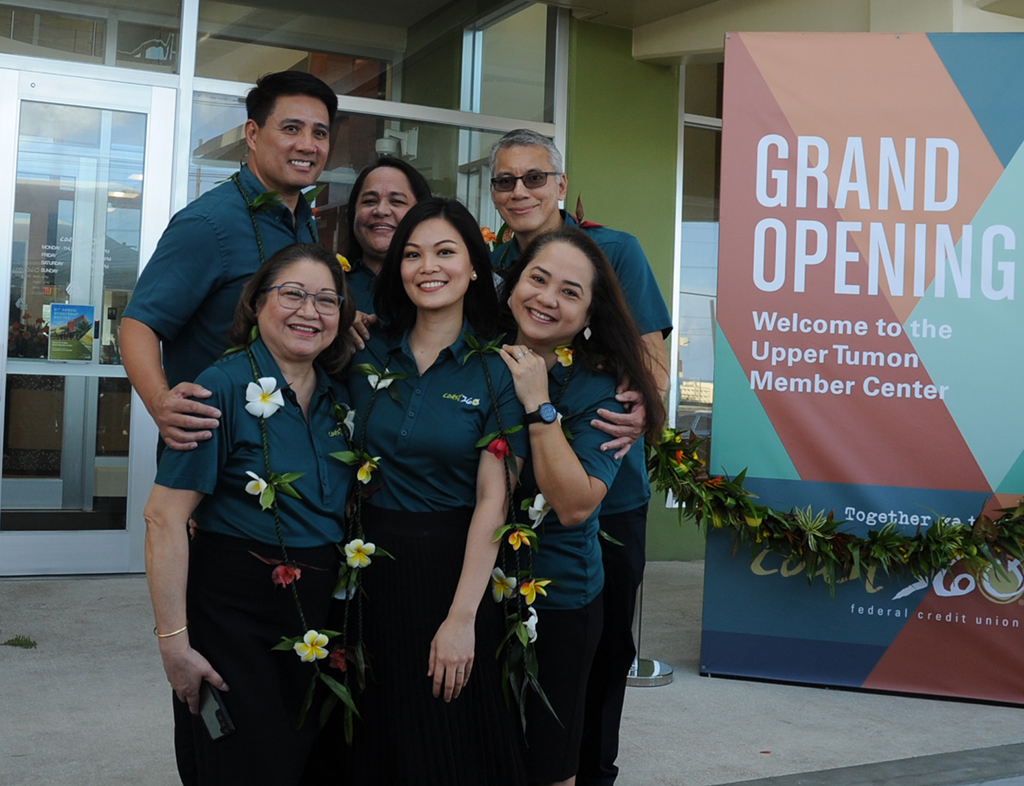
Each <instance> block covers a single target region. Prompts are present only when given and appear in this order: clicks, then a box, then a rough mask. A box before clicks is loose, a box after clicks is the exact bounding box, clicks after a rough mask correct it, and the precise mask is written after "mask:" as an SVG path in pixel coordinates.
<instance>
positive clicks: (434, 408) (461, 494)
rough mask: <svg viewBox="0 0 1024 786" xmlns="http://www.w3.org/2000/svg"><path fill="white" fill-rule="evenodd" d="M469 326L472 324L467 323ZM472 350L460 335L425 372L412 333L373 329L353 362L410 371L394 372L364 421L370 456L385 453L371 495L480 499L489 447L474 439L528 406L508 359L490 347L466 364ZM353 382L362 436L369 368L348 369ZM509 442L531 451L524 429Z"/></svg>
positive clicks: (389, 504) (395, 504)
mask: <svg viewBox="0 0 1024 786" xmlns="http://www.w3.org/2000/svg"><path fill="white" fill-rule="evenodd" d="M464 329H465V330H470V327H469V324H468V323H465V325H464ZM469 350H470V346H469V345H468V344H467V343H466V341H465V338H464V337H463V336H460V337H459V338H458V340H456V341H455V343H454V344H452V345H451V346H450V347H447V348H445V349H443V350H442V351H441V353H440V354H439V355H438V357H437V360H435V361H434V364H433V365H432V366H431V367H430V368H428V369H427V370H426V372H425V373H424V374H422V375H420V374H419V371H418V370H417V368H416V361H415V360H414V359H413V355H412V351H411V350H410V349H409V340H408V334H401V335H389V334H387V333H384V332H383V331H381V330H374V331H373V332H372V333H371V335H370V340H369V341H367V342H366V348H365V349H363V350H360V351H359V352H357V353H356V356H355V358H354V359H353V361H352V365H353V367H354V366H356V365H359V364H360V363H369V364H372V365H373V366H374V367H375V368H376V369H377V370H379V371H383V370H384V369H385V364H387V370H389V371H392V372H395V373H400V374H409V375H410V376H409V377H408V378H406V379H400V380H394V381H393V382H392V383H391V386H390V387H389V388H388V389H386V390H380V391H379V392H378V393H377V396H376V397H375V399H374V404H373V410H372V412H371V413H370V419H369V421H368V423H367V429H366V450H367V452H368V453H369V454H370V455H371V456H380V469H379V472H380V478H379V480H380V481H383V486H382V487H381V488H380V489H379V490H378V491H377V492H376V493H374V495H373V496H372V497H370V503H371V504H373V505H377V506H379V507H382V508H390V509H393V510H406V511H411V512H428V511H435V512H436V511H442V510H453V509H456V508H472V507H474V506H475V505H476V478H477V468H478V465H479V461H480V453H481V451H483V450H485V449H486V448H478V447H476V443H477V442H478V441H479V440H480V439H481V438H482V437H484V436H486V435H488V434H490V433H492V432H495V431H497V430H498V415H499V413H500V416H501V422H502V425H503V426H504V427H505V428H506V429H510V428H513V427H515V426H518V425H521V424H522V420H523V407H522V405H521V404H520V403H519V399H518V398H517V397H516V391H515V387H514V386H513V384H512V374H511V373H510V372H509V370H508V367H507V366H506V365H505V363H504V361H502V359H501V358H500V357H498V356H497V355H494V354H486V355H484V356H483V357H484V361H483V362H481V359H480V356H478V355H474V356H473V357H471V358H469V359H468V360H467V361H466V362H465V364H463V362H462V358H463V356H464V355H465V354H466V353H467V352H468V351H469ZM389 353H390V355H391V361H390V363H388V362H387V358H388V355H389ZM484 363H486V364H487V369H488V370H489V371H490V375H491V381H492V384H493V387H494V392H495V398H496V400H495V401H492V400H491V395H490V393H489V392H488V387H487V380H486V377H485V375H484ZM348 388H349V396H350V398H351V400H352V405H353V406H354V407H355V408H356V412H357V413H358V414H357V415H356V423H355V433H356V439H358V435H359V434H360V430H361V427H362V418H364V417H365V416H366V411H367V408H368V406H369V403H370V396H371V395H372V393H373V389H372V388H371V387H370V383H369V380H368V378H367V377H366V375H364V374H362V373H360V372H359V371H356V370H352V371H350V372H349V376H348ZM392 390H395V391H397V395H398V397H399V398H400V401H401V403H399V402H397V401H395V400H394V398H393V397H392V395H391V391H392ZM509 442H510V443H511V444H512V446H513V448H514V449H515V451H516V454H517V455H519V456H525V455H526V447H527V442H528V438H527V435H526V434H525V429H520V430H519V431H517V432H516V433H515V434H512V435H511V436H510V437H509ZM488 458H489V457H488ZM495 460H497V459H495ZM376 484H377V481H372V482H371V485H376Z"/></svg>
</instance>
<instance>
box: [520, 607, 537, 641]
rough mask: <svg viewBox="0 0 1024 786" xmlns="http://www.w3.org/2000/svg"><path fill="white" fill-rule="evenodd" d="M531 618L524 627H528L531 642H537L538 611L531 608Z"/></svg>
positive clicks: (528, 636) (527, 632)
mask: <svg viewBox="0 0 1024 786" xmlns="http://www.w3.org/2000/svg"><path fill="white" fill-rule="evenodd" d="M529 611H530V616H529V617H527V618H526V622H524V623H523V625H525V626H526V635H527V638H529V640H530V642H531V643H532V642H534V641H536V640H537V609H535V608H534V607H533V606H530V609H529Z"/></svg>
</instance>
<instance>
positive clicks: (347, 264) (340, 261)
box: [334, 254, 352, 273]
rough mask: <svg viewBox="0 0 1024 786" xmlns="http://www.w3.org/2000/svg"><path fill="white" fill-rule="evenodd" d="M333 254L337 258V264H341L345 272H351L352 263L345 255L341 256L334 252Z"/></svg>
mask: <svg viewBox="0 0 1024 786" xmlns="http://www.w3.org/2000/svg"><path fill="white" fill-rule="evenodd" d="M334 256H335V257H336V258H337V260H338V264H339V265H341V269H342V270H344V271H345V272H346V273H351V272H352V264H351V263H350V262H349V261H348V260H347V259H346V258H345V257H343V256H342V255H341V254H335V255H334Z"/></svg>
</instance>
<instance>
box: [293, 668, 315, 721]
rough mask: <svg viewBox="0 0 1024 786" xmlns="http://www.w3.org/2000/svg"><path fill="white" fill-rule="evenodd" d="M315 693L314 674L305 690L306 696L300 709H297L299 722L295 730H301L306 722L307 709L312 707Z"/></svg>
mask: <svg viewBox="0 0 1024 786" xmlns="http://www.w3.org/2000/svg"><path fill="white" fill-rule="evenodd" d="M315 691H316V673H314V674H313V679H312V680H310V682H309V688H308V689H307V690H306V696H305V698H303V699H302V707H300V708H299V722H298V723H297V724H296V725H295V728H296V729H301V728H302V724H303V723H305V722H306V713H307V712H309V708H310V707H311V706H312V705H313V694H314V692H315Z"/></svg>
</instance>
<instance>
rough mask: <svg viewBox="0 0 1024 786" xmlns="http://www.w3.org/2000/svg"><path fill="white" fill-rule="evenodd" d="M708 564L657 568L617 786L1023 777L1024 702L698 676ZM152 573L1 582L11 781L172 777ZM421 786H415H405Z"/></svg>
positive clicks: (1, 720) (1, 693)
mask: <svg viewBox="0 0 1024 786" xmlns="http://www.w3.org/2000/svg"><path fill="white" fill-rule="evenodd" d="M702 588H703V563H702V562H661V563H651V564H650V565H648V569H647V580H646V586H645V607H644V618H643V642H642V654H643V655H644V656H645V657H653V658H657V659H658V660H660V661H663V662H665V663H667V664H669V665H671V666H672V667H673V668H674V670H675V675H674V676H675V679H674V681H673V683H672V684H671V685H667V686H664V687H658V688H630V689H629V691H628V694H627V697H626V710H625V715H624V718H623V723H622V751H621V755H620V757H619V765H620V767H621V770H622V772H621V775H620V777H619V780H618V781H617V783H618V784H619V786H653V785H655V784H673V786H676V785H685V786H713V785H714V784H735V783H739V782H744V783H747V782H749V783H747V786H818V784H836V786H854V785H855V784H886V786H889V785H891V784H898V786H945V785H946V784H949V785H950V786H953V785H957V786H966V785H967V784H981V783H985V784H988V786H1024V710H1021V709H1019V708H1016V707H999V706H991V705H984V704H975V703H970V702H958V701H938V700H930V699H920V698H908V697H903V696H891V695H880V694H870V693H860V692H853V691H843V690H828V689H820V688H806V687H795V686H788V685H777V684H771V683H762V682H749V681H742V680H728V679H710V678H706V677H700V676H699V675H698V673H697V669H698V653H699V647H700V608H701V593H702ZM152 619H153V617H152V610H151V608H150V605H149V598H148V595H147V591H146V583H145V579H144V578H143V577H141V576H119V577H103V578H89V577H83V578H73V579H38V580H36V579H31V580H26V579H7V580H0V641H6V640H7V639H9V638H11V637H12V636H15V635H17V634H24V635H28V636H31V637H32V638H34V639H35V640H36V641H38V643H39V647H38V648H37V649H34V650H23V649H17V648H14V647H2V646H0V784H3V785H4V786H44V785H45V786H54V785H57V784H68V785H69V786H70V785H71V784H74V785H75V786H94V785H95V786H117V785H118V784H132V786H173V784H176V783H177V782H178V781H177V777H176V773H175V769H174V759H173V754H172V746H171V724H170V706H169V696H170V689H169V688H168V687H167V684H166V682H165V680H164V676H163V671H162V669H161V667H160V658H159V655H158V654H157V648H156V642H155V640H154V639H153V635H152V633H151V631H152V628H153V622H152ZM410 786H413V785H410Z"/></svg>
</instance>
